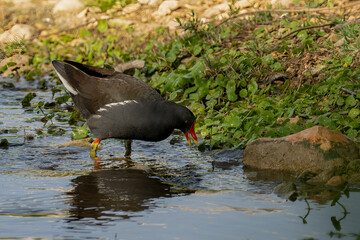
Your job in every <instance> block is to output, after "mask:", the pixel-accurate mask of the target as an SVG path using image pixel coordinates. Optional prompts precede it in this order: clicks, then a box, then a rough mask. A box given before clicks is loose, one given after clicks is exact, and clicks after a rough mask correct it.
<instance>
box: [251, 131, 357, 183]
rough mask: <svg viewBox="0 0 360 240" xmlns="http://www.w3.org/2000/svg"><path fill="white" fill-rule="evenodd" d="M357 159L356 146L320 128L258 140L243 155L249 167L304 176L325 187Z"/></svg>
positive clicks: (347, 139) (336, 133) (341, 135)
mask: <svg viewBox="0 0 360 240" xmlns="http://www.w3.org/2000/svg"><path fill="white" fill-rule="evenodd" d="M358 158H359V146H358V144H357V143H355V142H354V141H352V140H351V139H349V138H347V137H346V136H344V135H343V134H341V133H338V132H334V131H331V130H329V129H327V128H325V127H321V126H316V127H312V128H309V129H306V130H304V131H301V132H299V133H297V134H293V135H290V136H286V137H282V138H259V139H256V140H254V141H253V142H251V143H250V144H249V145H248V146H247V147H246V149H245V151H244V164H245V165H246V166H248V167H253V168H257V169H271V170H282V171H290V172H295V173H296V175H300V176H301V175H303V173H307V175H312V176H313V177H312V178H311V179H309V180H308V182H309V183H320V182H321V183H323V182H324V183H326V182H327V181H328V180H329V179H331V178H332V177H333V176H336V175H341V174H342V173H346V171H345V169H346V166H347V164H349V163H350V162H351V161H354V160H355V159H358ZM309 173H311V174H309Z"/></svg>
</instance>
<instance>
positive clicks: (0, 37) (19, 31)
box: [0, 24, 36, 43]
mask: <svg viewBox="0 0 360 240" xmlns="http://www.w3.org/2000/svg"><path fill="white" fill-rule="evenodd" d="M35 33H36V29H35V28H34V27H33V26H30V25H26V24H16V25H14V26H13V27H12V28H11V29H10V30H8V31H6V32H4V33H2V34H0V42H3V43H6V42H13V41H20V40H21V39H25V40H29V39H31V38H32V37H33V36H34V34H35Z"/></svg>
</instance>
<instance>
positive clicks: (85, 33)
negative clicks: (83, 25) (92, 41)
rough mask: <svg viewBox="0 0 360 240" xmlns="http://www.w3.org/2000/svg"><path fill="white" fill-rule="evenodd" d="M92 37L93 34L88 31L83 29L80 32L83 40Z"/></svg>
mask: <svg viewBox="0 0 360 240" xmlns="http://www.w3.org/2000/svg"><path fill="white" fill-rule="evenodd" d="M90 36H91V32H90V31H89V30H87V29H81V30H80V37H81V38H87V37H90Z"/></svg>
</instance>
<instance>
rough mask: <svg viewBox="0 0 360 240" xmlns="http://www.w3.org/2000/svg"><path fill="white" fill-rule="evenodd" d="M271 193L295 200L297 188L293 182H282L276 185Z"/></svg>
mask: <svg viewBox="0 0 360 240" xmlns="http://www.w3.org/2000/svg"><path fill="white" fill-rule="evenodd" d="M273 193H275V194H276V195H278V196H279V197H282V198H285V199H288V200H290V201H295V200H296V199H297V197H298V193H297V188H296V185H295V183H293V182H284V183H281V184H279V185H277V186H276V187H275V188H274V190H273Z"/></svg>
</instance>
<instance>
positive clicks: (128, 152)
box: [125, 139, 132, 158]
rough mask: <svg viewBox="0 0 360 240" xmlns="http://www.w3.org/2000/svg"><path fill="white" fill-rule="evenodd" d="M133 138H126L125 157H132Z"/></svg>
mask: <svg viewBox="0 0 360 240" xmlns="http://www.w3.org/2000/svg"><path fill="white" fill-rule="evenodd" d="M131 142H132V140H131V139H127V140H125V158H130V156H131Z"/></svg>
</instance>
